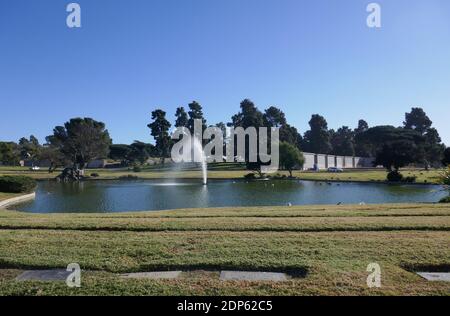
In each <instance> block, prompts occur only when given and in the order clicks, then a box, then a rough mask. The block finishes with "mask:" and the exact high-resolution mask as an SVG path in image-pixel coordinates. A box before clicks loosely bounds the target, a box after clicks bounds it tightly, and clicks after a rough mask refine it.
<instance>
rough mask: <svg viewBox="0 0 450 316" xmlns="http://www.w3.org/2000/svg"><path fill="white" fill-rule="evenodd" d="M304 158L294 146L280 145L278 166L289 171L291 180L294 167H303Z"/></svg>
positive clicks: (282, 143)
mask: <svg viewBox="0 0 450 316" xmlns="http://www.w3.org/2000/svg"><path fill="white" fill-rule="evenodd" d="M304 163H305V158H304V157H303V154H302V152H301V151H300V150H299V149H298V148H297V147H296V146H294V145H292V144H289V143H287V142H281V143H280V166H281V167H282V168H284V169H285V170H288V171H289V176H290V177H291V178H292V170H293V169H294V168H295V167H303V164H304Z"/></svg>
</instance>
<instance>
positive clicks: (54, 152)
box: [38, 144, 70, 173]
mask: <svg viewBox="0 0 450 316" xmlns="http://www.w3.org/2000/svg"><path fill="white" fill-rule="evenodd" d="M38 159H39V160H47V161H48V162H49V163H50V166H49V167H48V172H49V173H52V172H54V171H55V170H56V169H57V168H58V167H61V166H65V165H66V164H68V163H70V162H68V161H67V160H66V157H65V156H64V155H63V154H62V153H61V151H60V150H59V148H57V147H55V146H53V145H51V144H45V145H44V146H42V148H41V151H40V152H39V156H38Z"/></svg>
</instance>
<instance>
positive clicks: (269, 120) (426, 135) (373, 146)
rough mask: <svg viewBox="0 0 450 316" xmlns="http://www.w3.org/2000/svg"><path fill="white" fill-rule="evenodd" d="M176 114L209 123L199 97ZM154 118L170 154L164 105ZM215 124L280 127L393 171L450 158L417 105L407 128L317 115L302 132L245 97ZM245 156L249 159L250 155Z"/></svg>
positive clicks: (308, 147) (300, 139)
mask: <svg viewBox="0 0 450 316" xmlns="http://www.w3.org/2000/svg"><path fill="white" fill-rule="evenodd" d="M175 118H176V120H175V126H176V127H180V126H183V127H186V128H188V129H189V130H190V131H191V133H192V132H193V130H194V126H193V120H194V119H201V120H202V122H203V128H206V126H207V124H206V120H205V118H204V116H203V111H202V107H201V105H200V104H199V103H198V102H195V101H194V102H192V103H190V104H189V111H188V112H186V111H185V109H184V108H183V107H179V108H178V109H177V110H176V113H175ZM152 120H153V122H152V123H150V124H149V125H148V126H149V128H150V129H151V131H152V132H151V134H152V136H153V137H154V138H155V140H156V149H157V152H158V154H159V155H160V156H161V157H168V154H169V153H170V147H171V144H172V143H171V140H170V135H169V130H170V127H171V124H170V122H169V121H168V120H167V119H166V113H165V112H164V111H162V110H156V111H154V112H153V113H152ZM215 126H217V127H220V128H221V129H222V130H223V133H224V135H225V128H226V127H225V126H229V127H234V128H236V127H243V128H244V129H246V128H247V127H250V126H253V127H256V128H258V127H262V126H265V127H278V128H279V129H280V142H283V143H287V144H289V145H292V146H294V147H295V148H297V149H298V150H302V151H304V152H312V153H321V154H333V155H339V156H360V157H376V164H377V165H383V166H384V167H386V168H387V169H389V170H393V169H395V170H398V169H399V168H401V167H404V166H406V165H409V164H412V163H415V164H421V165H423V166H425V167H426V168H429V167H439V166H441V165H442V164H445V165H446V164H448V163H449V159H448V155H449V149H446V148H445V145H444V144H442V141H441V138H440V137H439V133H438V131H437V130H436V129H435V128H434V127H432V121H431V120H430V118H429V117H428V116H427V115H426V113H425V112H424V111H423V109H421V108H412V110H411V112H409V113H406V114H405V121H404V123H403V126H401V127H394V126H375V127H369V125H368V123H367V122H366V121H365V120H362V119H361V120H359V122H358V126H357V127H356V128H355V129H351V128H350V127H348V126H342V127H341V128H339V129H337V130H333V129H329V128H328V123H327V121H326V119H325V118H324V117H323V116H321V115H318V114H314V115H312V117H311V120H310V121H309V126H310V129H309V130H307V131H306V132H305V133H304V134H303V136H302V135H301V134H300V133H299V132H298V130H297V129H296V128H295V127H294V126H291V125H290V124H289V123H288V122H287V119H286V115H285V114H284V113H283V111H282V110H281V109H279V108H277V107H275V106H271V107H269V108H267V109H266V110H264V111H260V110H259V109H258V108H257V107H256V106H255V104H254V103H253V102H252V101H251V100H249V99H245V100H243V101H242V102H241V104H240V111H239V112H238V113H237V114H235V115H233V116H232V118H231V122H229V123H228V124H226V125H225V124H224V123H223V122H220V123H218V124H216V125H215ZM224 138H225V136H224ZM247 152H248V151H247ZM446 157H447V158H446ZM245 158H246V161H248V159H247V158H248V157H245ZM260 166H261V163H259V162H257V163H247V168H248V169H251V170H257V169H259V168H260Z"/></svg>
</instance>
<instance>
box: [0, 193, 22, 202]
mask: <svg viewBox="0 0 450 316" xmlns="http://www.w3.org/2000/svg"><path fill="white" fill-rule="evenodd" d="M20 195H22V194H16V193H4V192H0V201H4V200H7V199H11V198H13V197H17V196H20Z"/></svg>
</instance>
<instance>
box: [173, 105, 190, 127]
mask: <svg viewBox="0 0 450 316" xmlns="http://www.w3.org/2000/svg"><path fill="white" fill-rule="evenodd" d="M175 117H176V121H175V127H187V126H188V123H189V118H188V115H187V113H186V111H185V110H184V107H182V106H181V107H179V108H177V112H176V113H175Z"/></svg>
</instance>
